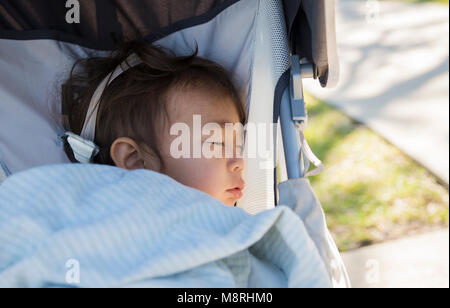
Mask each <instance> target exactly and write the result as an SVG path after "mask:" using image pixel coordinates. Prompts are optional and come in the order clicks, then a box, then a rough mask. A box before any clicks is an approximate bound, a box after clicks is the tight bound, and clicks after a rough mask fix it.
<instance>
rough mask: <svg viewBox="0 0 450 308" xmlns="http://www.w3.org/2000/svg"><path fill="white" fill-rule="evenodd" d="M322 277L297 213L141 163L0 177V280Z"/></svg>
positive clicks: (140, 283)
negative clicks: (212, 192)
mask: <svg viewBox="0 0 450 308" xmlns="http://www.w3.org/2000/svg"><path fill="white" fill-rule="evenodd" d="M260 286H264V287H328V286H330V277H329V275H328V274H327V270H326V267H325V265H324V263H323V261H322V259H321V258H320V255H319V252H318V250H317V248H316V246H315V245H314V243H313V241H312V240H311V238H310V237H309V236H308V233H307V231H306V229H305V226H304V224H303V222H302V220H301V219H300V218H299V216H298V215H297V214H295V213H294V212H293V211H292V210H291V209H290V208H288V207H286V206H280V207H277V208H275V209H273V210H268V211H264V212H262V213H260V214H257V215H253V216H252V215H249V214H247V213H246V212H245V211H244V210H242V209H239V208H233V207H228V206H226V205H224V204H222V203H221V202H220V201H218V200H216V199H214V198H212V197H210V196H209V195H207V194H205V193H202V192H200V191H198V190H195V189H192V188H189V187H186V186H184V185H182V184H180V183H178V182H176V181H174V180H173V179H171V178H169V177H167V176H165V175H162V174H159V173H155V172H152V171H148V170H136V171H126V170H123V169H119V168H116V167H111V166H101V165H90V164H88V165H81V164H64V165H51V166H44V167H38V168H34V169H30V170H27V171H23V172H20V173H17V174H14V175H12V176H11V177H9V178H8V179H7V180H6V181H5V182H4V183H3V184H2V185H1V186H0V287H188V288H190V287H199V288H210V287H231V288H233V287H260Z"/></svg>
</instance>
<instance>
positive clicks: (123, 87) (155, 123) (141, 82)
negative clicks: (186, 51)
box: [62, 40, 247, 168]
mask: <svg viewBox="0 0 450 308" xmlns="http://www.w3.org/2000/svg"><path fill="white" fill-rule="evenodd" d="M132 53H135V54H136V55H138V56H139V58H140V59H141V60H142V62H143V63H142V64H139V65H137V66H135V67H133V68H130V69H129V70H127V71H126V72H124V73H122V74H121V75H120V76H119V77H117V78H116V79H114V80H113V81H112V82H111V84H110V85H108V87H107V88H106V89H105V91H104V92H103V95H102V97H101V99H100V102H99V104H100V105H99V110H98V115H97V122H96V123H97V124H96V134H95V140H94V142H95V143H96V144H97V145H98V146H99V147H100V152H99V154H98V155H97V156H96V157H95V158H94V163H98V164H106V165H115V164H114V161H113V160H112V158H111V155H110V149H111V146H112V143H113V142H114V141H115V140H116V139H117V138H120V137H129V138H132V139H133V140H135V141H136V143H137V144H139V145H142V144H145V145H146V146H148V147H150V149H152V150H153V152H154V153H155V154H156V155H157V156H158V158H159V160H160V162H161V166H162V167H163V168H164V161H163V159H162V157H161V154H160V152H159V150H158V145H159V144H160V140H159V139H158V135H160V134H158V132H159V131H160V130H161V127H162V126H161V125H162V123H163V122H161V121H163V119H168V118H169V116H168V112H167V106H166V105H167V104H166V103H167V101H168V93H169V91H171V90H175V91H179V90H188V89H198V88H201V89H205V90H208V91H215V92H214V93H217V94H220V95H223V96H224V97H229V98H231V100H232V101H233V103H234V106H235V107H236V109H237V111H238V114H239V118H240V120H241V123H242V124H243V125H244V124H245V123H246V120H247V118H246V113H245V109H244V105H243V103H242V100H241V98H240V97H239V94H238V92H237V90H236V88H235V86H234V84H233V82H232V78H231V74H230V72H228V71H227V70H226V69H224V68H223V67H222V66H220V65H218V64H217V63H215V62H212V61H210V60H207V59H204V58H201V57H199V56H197V54H198V46H197V47H196V50H195V52H194V54H192V55H190V56H181V57H180V56H176V55H175V54H174V53H173V52H172V51H170V50H168V49H165V48H163V47H159V46H155V45H151V44H148V43H145V42H143V41H141V40H135V41H131V42H128V43H125V44H122V45H121V46H120V48H118V49H117V50H116V51H115V52H113V53H112V54H111V55H110V56H109V57H105V58H99V57H91V58H87V59H80V60H77V61H76V62H75V64H74V65H73V67H72V70H71V72H70V76H69V78H68V80H67V81H66V82H65V83H64V85H63V95H62V100H63V106H65V107H64V109H65V110H66V112H65V113H66V115H67V117H66V119H65V124H64V125H65V129H67V130H71V131H72V132H74V133H75V134H80V133H81V130H82V128H83V125H84V121H85V117H86V113H87V111H88V108H89V103H90V100H91V98H92V96H93V94H94V92H95V90H96V89H97V86H98V85H99V84H100V82H101V81H102V80H103V79H104V78H105V77H106V76H108V74H110V73H111V72H112V71H113V70H114V69H115V68H116V67H117V66H118V65H119V64H121V63H122V62H123V61H125V59H127V58H128V56H129V55H131V54H132Z"/></svg>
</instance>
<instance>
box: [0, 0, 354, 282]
mask: <svg viewBox="0 0 450 308" xmlns="http://www.w3.org/2000/svg"><path fill="white" fill-rule="evenodd" d="M78 3H79V9H80V12H79V14H80V16H81V20H82V22H80V23H79V24H76V23H67V20H66V14H67V11H68V8H66V6H65V4H64V1H56V0H51V1H48V0H34V1H33V2H30V1H26V0H4V1H1V2H0V80H1V82H0V183H1V181H2V180H4V179H5V178H7V177H8V176H10V175H12V174H14V173H17V172H20V171H24V170H27V169H30V168H33V167H37V166H42V165H48V164H60V163H70V161H69V159H68V158H67V156H66V154H65V152H64V149H63V143H62V140H61V137H62V136H63V135H64V133H65V130H64V127H63V125H62V116H61V114H62V113H63V111H64V110H62V106H61V99H60V92H61V84H62V82H63V81H64V79H65V78H67V76H68V73H69V71H70V69H71V67H72V65H73V63H74V61H75V60H76V59H79V58H85V57H88V56H94V55H95V56H106V55H108V54H109V53H110V51H111V50H112V49H113V48H114V40H115V39H121V38H126V37H132V36H133V35H135V34H139V36H143V37H145V40H146V41H148V42H149V43H153V44H157V45H160V46H163V47H167V48H169V49H171V50H173V51H174V52H175V53H176V54H177V55H186V54H190V53H192V51H193V50H195V45H196V44H198V48H199V53H198V55H199V56H201V57H205V58H208V59H210V60H213V61H215V62H217V63H219V64H221V65H223V66H224V67H225V68H227V69H228V70H230V71H231V72H232V73H233V78H234V82H235V84H236V86H237V89H238V91H239V93H240V95H241V97H242V99H243V101H244V102H246V109H247V112H248V120H249V122H251V123H257V124H265V125H267V126H269V125H270V124H279V125H276V126H275V131H274V132H273V134H271V135H270V136H271V137H273V138H270V139H269V141H267V142H266V145H267V151H268V153H269V156H268V158H267V157H264V158H262V157H256V158H249V159H246V162H245V165H246V169H245V171H244V180H245V182H246V183H247V187H246V190H245V193H244V197H243V198H242V199H241V200H240V201H239V203H238V206H239V207H241V208H243V209H244V210H246V211H247V212H249V213H251V214H256V213H258V212H260V211H263V210H267V209H271V208H273V207H275V206H277V204H278V203H279V201H280V199H282V196H279V190H278V184H279V183H281V182H286V181H287V180H288V179H294V178H293V175H292V173H291V172H290V170H292V169H295V170H299V174H298V175H297V176H299V177H301V176H304V175H305V173H306V171H307V169H308V168H307V166H306V165H307V161H306V158H305V157H303V159H302V160H299V159H298V158H299V157H301V155H302V153H303V151H302V144H301V143H300V138H299V135H297V133H296V132H297V130H296V126H295V123H294V122H292V120H293V119H292V118H289V112H290V111H292V110H291V109H289V108H287V109H286V108H284V109H283V104H285V105H286V106H289V104H290V103H291V101H292V99H291V100H290V99H289V93H290V91H291V90H292V88H293V87H294V86H295V85H297V86H298V83H297V84H294V81H295V80H296V79H295V77H299V76H300V77H304V76H306V75H308V76H312V77H315V78H317V79H318V80H319V81H320V83H321V84H322V86H324V87H325V86H334V85H335V84H336V83H337V80H338V76H339V69H338V67H339V66H338V59H337V55H336V48H335V45H336V42H335V36H334V1H331V0H241V1H238V0H217V1H213V0H196V1H182V2H180V1H175V0H167V1H163V2H161V1H155V0H144V1H143V0H127V1H125V0H115V1H108V2H105V1H92V0H79V1H78ZM50 8H51V9H50ZM36 16H41V18H37V17H36ZM293 56H298V59H300V60H301V62H300V63H302V64H305V63H309V64H310V65H311V71H310V72H308V73H306V72H303V71H301V70H299V71H298V72H296V74H297V75H295V74H293V70H291V67H294V66H293V63H292V61H293V60H292V59H297V58H296V57H294V58H293ZM297 62H298V61H297ZM294 64H296V65H297V64H299V63H294ZM302 67H303V66H302ZM301 75H304V76H301ZM300 86H301V78H300ZM300 90H301V89H300ZM299 93H300V97H296V100H298V101H299V102H300V103H302V104H303V108H304V101H303V99H302V92H301V91H300V92H297V95H298V94H299ZM292 108H294V105H292ZM282 110H287V117H286V116H284V119H283V111H282ZM284 114H286V113H284ZM305 117H306V113H305ZM291 122H292V123H291ZM286 123H288V124H286ZM282 126H284V128H283V129H282ZM287 140H291V141H292V140H294V142H293V143H292V142H290V141H289V142H287ZM248 143H249V142H248V140H247V141H246V144H248ZM292 145H295V146H294V147H293V148H292ZM290 157H291V158H293V160H294V165H295V166H293V165H292V164H291V163H290V161H291V159H290ZM297 164H299V165H297ZM277 170H278V171H279V174H280V176H279V177H277ZM292 189H295V187H294V188H292ZM315 207H317V208H318V209H319V208H320V203H319V204H316V205H315ZM320 209H321V208H320ZM316 227H317V228H319V229H320V230H322V231H323V230H325V231H324V232H325V233H324V237H321V238H320V239H318V241H319V240H323V241H326V242H327V244H323V245H328V243H329V241H330V238H329V234H328V233H326V232H327V230H326V224H325V223H324V222H321V223H320V226H316ZM325 238H326V239H325ZM331 242H332V239H331ZM332 244H334V243H332ZM330 249H331V250H333V249H334V250H333V251H335V252H336V248H335V247H332V248H330ZM331 250H330V251H331ZM344 271H345V270H344ZM344 276H345V275H344ZM344 278H345V277H344ZM341 280H342V279H341ZM344 280H345V279H344ZM340 284H341V285H342V284H347V285H348V279H347V280H346V281H344V282H342V281H341V282H340Z"/></svg>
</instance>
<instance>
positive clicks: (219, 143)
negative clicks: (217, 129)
mask: <svg viewBox="0 0 450 308" xmlns="http://www.w3.org/2000/svg"><path fill="white" fill-rule="evenodd" d="M210 144H214V145H221V146H223V145H225V143H223V142H210Z"/></svg>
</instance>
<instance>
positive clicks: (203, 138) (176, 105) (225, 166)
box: [161, 91, 245, 206]
mask: <svg viewBox="0 0 450 308" xmlns="http://www.w3.org/2000/svg"><path fill="white" fill-rule="evenodd" d="M167 107H168V111H169V114H170V128H172V129H174V127H175V126H174V124H175V123H177V125H178V127H182V126H184V127H185V128H189V132H190V136H189V142H190V151H187V153H190V155H189V157H187V158H186V157H182V158H178V157H174V156H176V155H177V153H178V155H179V153H180V152H177V151H174V149H177V150H179V149H180V146H176V145H180V143H179V142H178V143H176V141H177V140H181V135H182V132H181V131H178V132H176V130H175V131H172V135H171V134H170V128H167V129H165V130H164V132H165V134H166V135H165V136H164V138H162V139H163V140H162V143H163V144H162V149H161V155H162V156H163V159H164V163H165V166H166V169H165V172H164V173H165V174H166V175H168V176H170V177H172V178H173V179H175V180H176V181H178V182H180V183H182V184H184V185H186V186H190V187H192V188H196V189H198V190H200V191H203V192H205V193H207V194H209V195H211V196H212V197H214V198H216V199H218V200H220V201H222V202H223V203H224V204H226V205H229V206H233V205H234V204H235V203H236V202H237V201H238V200H239V199H240V198H241V197H242V190H243V188H244V185H245V183H244V181H243V179H242V172H243V169H244V160H243V158H242V156H240V155H236V153H240V151H241V147H240V145H241V141H242V131H238V132H236V130H232V129H231V130H230V127H228V128H226V125H225V123H230V124H236V123H240V119H239V115H238V112H237V110H236V107H234V104H233V103H232V101H231V100H230V99H226V98H220V97H213V96H211V95H208V94H207V93H202V92H201V91H190V92H188V93H183V94H178V95H177V94H175V95H172V97H171V99H170V101H169V104H168V106H167ZM199 116H201V128H200V130H199V123H198V119H199ZM195 118H196V120H194V119H195ZM208 123H217V124H218V125H221V134H220V135H221V138H212V137H214V136H219V135H218V134H217V133H215V132H214V131H210V133H209V134H202V132H201V129H202V128H203V127H204V126H205V125H206V124H208ZM180 124H181V126H180ZM216 127H217V128H218V126H216ZM226 130H228V132H230V131H231V132H232V133H226ZM216 132H217V131H216ZM199 133H200V134H199ZM203 133H205V132H203ZM173 134H175V135H173ZM218 139H220V140H218ZM174 142H175V143H174ZM200 143H201V145H202V146H208V147H209V146H212V148H210V149H214V150H215V151H217V152H215V153H220V154H223V155H215V156H214V157H212V158H211V156H209V157H208V155H205V152H203V151H200V153H198V152H197V154H199V155H198V156H200V157H199V158H195V157H193V156H194V155H195V154H194V147H196V146H197V149H198V145H199V144H200ZM225 144H226V145H227V146H230V145H231V146H230V147H229V148H228V149H232V150H233V151H232V152H233V153H232V154H233V155H227V156H225ZM200 149H202V148H201V147H200ZM174 154H175V155H174ZM198 156H197V157H198ZM205 156H206V157H205ZM227 157H228V158H227Z"/></svg>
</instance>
